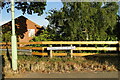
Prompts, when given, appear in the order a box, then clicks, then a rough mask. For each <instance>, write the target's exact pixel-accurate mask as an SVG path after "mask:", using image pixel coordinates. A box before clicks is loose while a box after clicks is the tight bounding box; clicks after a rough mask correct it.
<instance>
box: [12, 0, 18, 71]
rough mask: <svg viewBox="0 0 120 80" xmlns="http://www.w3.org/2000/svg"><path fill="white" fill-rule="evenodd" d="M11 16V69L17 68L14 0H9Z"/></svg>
mask: <svg viewBox="0 0 120 80" xmlns="http://www.w3.org/2000/svg"><path fill="white" fill-rule="evenodd" d="M11 17H12V37H11V43H12V44H11V45H12V69H13V70H17V39H16V35H15V20H14V0H11Z"/></svg>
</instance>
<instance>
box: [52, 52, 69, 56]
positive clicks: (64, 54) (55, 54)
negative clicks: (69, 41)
mask: <svg viewBox="0 0 120 80" xmlns="http://www.w3.org/2000/svg"><path fill="white" fill-rule="evenodd" d="M52 54H53V56H67V53H52Z"/></svg>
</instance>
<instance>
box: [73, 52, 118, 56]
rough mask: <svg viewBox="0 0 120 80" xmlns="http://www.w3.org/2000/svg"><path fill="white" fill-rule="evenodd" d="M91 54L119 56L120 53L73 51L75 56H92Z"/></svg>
mask: <svg viewBox="0 0 120 80" xmlns="http://www.w3.org/2000/svg"><path fill="white" fill-rule="evenodd" d="M90 55H96V56H108V55H110V56H117V55H118V54H109V53H106V54H105V53H104V54H103V53H73V56H90Z"/></svg>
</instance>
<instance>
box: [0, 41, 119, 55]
mask: <svg viewBox="0 0 120 80" xmlns="http://www.w3.org/2000/svg"><path fill="white" fill-rule="evenodd" d="M17 44H18V45H21V44H22V45H28V46H24V47H20V46H18V47H17V49H32V50H42V51H44V50H47V48H48V46H47V47H31V46H29V45H31V44H34V45H37V44H41V45H46V44H49V45H54V44H60V45H61V44H66V45H70V46H73V45H87V46H83V47H81V46H78V47H76V48H75V49H70V53H54V52H53V50H48V51H49V52H47V53H45V52H32V55H41V56H48V55H50V56H51V57H52V56H67V55H71V57H73V56H87V55H97V54H98V53H74V51H77V50H80V51H82V50H84V51H88V50H89V51H93V50H95V51H117V52H118V51H120V47H119V45H120V41H41V42H18V43H17ZM104 44H105V45H107V44H108V45H114V47H96V46H94V47H93V46H92V47H89V46H88V45H104ZM0 45H1V46H0V48H1V49H11V43H10V42H8V43H5V42H4V43H0ZM51 47H52V46H51ZM57 47H58V46H57ZM60 47H62V45H61V46H60ZM107 55H108V54H107Z"/></svg>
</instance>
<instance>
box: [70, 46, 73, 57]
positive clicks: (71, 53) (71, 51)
mask: <svg viewBox="0 0 120 80" xmlns="http://www.w3.org/2000/svg"><path fill="white" fill-rule="evenodd" d="M71 47H72V44H71ZM70 55H71V58H72V57H73V50H72V49H71V50H70Z"/></svg>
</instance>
